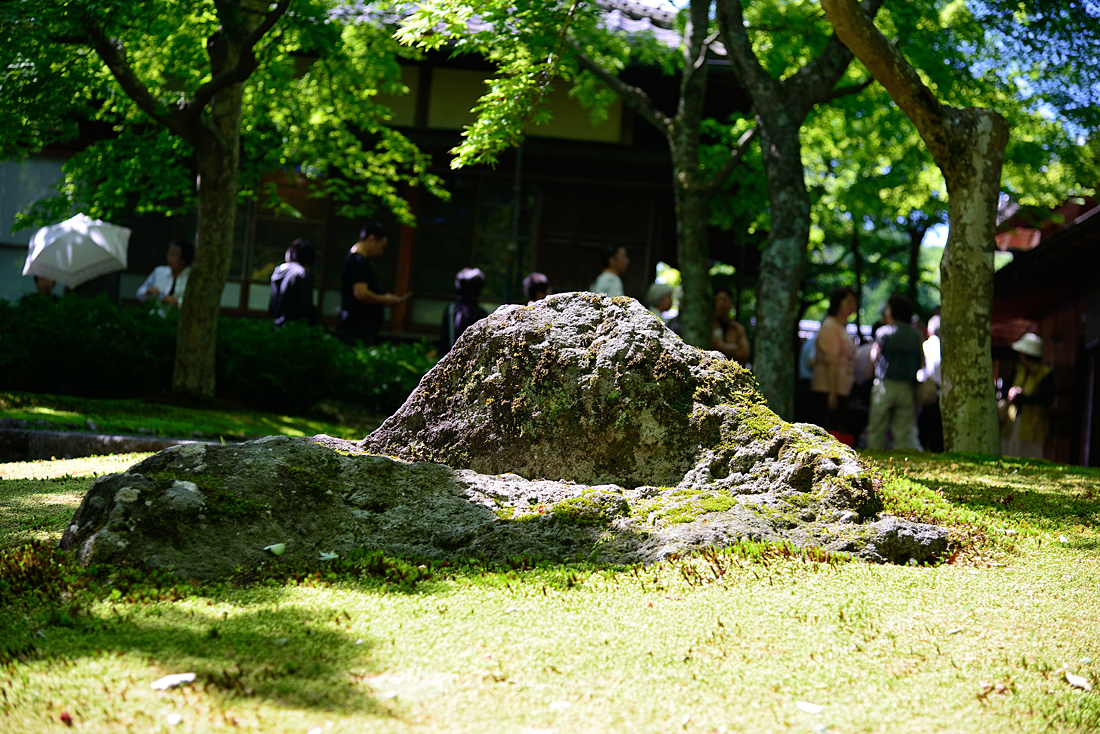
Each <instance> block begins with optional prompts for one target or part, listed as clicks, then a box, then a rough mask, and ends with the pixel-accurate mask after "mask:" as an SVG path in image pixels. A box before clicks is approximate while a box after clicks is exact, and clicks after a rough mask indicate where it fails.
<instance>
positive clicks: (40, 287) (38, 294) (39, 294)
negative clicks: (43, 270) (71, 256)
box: [23, 275, 57, 303]
mask: <svg viewBox="0 0 1100 734" xmlns="http://www.w3.org/2000/svg"><path fill="white" fill-rule="evenodd" d="M56 287H57V281H56V280H52V279H50V278H47V277H46V276H44V275H36V276H34V293H28V294H26V295H25V296H23V298H24V299H27V298H41V299H44V300H48V301H50V302H51V303H57V295H56V294H55V293H54V292H53V291H54V288H56Z"/></svg>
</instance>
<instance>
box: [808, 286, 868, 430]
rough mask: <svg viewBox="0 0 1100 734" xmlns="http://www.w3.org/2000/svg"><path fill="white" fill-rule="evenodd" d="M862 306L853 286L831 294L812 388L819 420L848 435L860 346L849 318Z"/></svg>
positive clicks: (816, 346) (819, 337) (816, 348)
mask: <svg viewBox="0 0 1100 734" xmlns="http://www.w3.org/2000/svg"><path fill="white" fill-rule="evenodd" d="M858 308H859V297H858V296H857V295H856V292H855V291H854V290H853V289H852V288H849V287H843V288H836V289H834V290H833V292H832V293H830V294H829V310H828V311H827V312H826V315H825V318H824V319H823V320H822V322H821V328H820V329H818V332H817V341H816V342H815V344H814V352H815V356H814V374H813V377H812V378H810V391H811V392H812V393H813V398H814V404H815V411H814V412H815V414H816V415H815V421H816V422H817V424H818V425H819V426H821V427H822V428H824V429H825V430H827V431H829V432H831V433H834V434H845V435H848V438H849V441H850V443H854V440H852V439H851V436H850V431H849V426H848V397H849V395H851V392H852V385H853V384H854V383H855V375H856V348H855V347H854V346H853V345H852V340H851V339H849V338H848V319H850V318H851V317H852V315H853V314H854V313H855V312H856V309H858Z"/></svg>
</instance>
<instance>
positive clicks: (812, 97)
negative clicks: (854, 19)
mask: <svg viewBox="0 0 1100 734" xmlns="http://www.w3.org/2000/svg"><path fill="white" fill-rule="evenodd" d="M882 3H883V0H863V2H862V3H860V9H861V10H862V11H863V12H865V13H867V17H868V18H874V17H875V15H876V14H877V13H878V11H879V8H881V7H882ZM853 55H854V54H853V53H852V51H850V50H849V49H848V47H847V46H846V45H845V44H844V41H843V39H842V38H840V37H839V35H838V34H837V33H835V32H834V33H833V34H832V35H831V36H829V41H828V43H826V44H825V48H824V49H822V51H821V53H820V54H818V56H817V58H815V59H814V60H813V61H811V62H810V63H808V64H806V65H805V66H803V67H802V68H801V69H799V70H798V71H797V72H795V73H794V74H792V75H791V76H790V78H788V79H786V80H785V81H784V83H783V84H784V86H785V87H787V88H788V89H789V90H790V92H791V99H795V100H800V101H802V102H803V103H804V104H805V105H806V109H807V110H809V109H810V108H811V107H813V106H814V105H815V104H820V103H822V102H826V101H828V100H831V99H834V97H833V96H832V90H833V88H834V87H835V86H836V83H837V82H838V81H840V78H841V77H842V76H844V72H845V70H846V69H847V68H848V64H850V63H851V62H852V57H853Z"/></svg>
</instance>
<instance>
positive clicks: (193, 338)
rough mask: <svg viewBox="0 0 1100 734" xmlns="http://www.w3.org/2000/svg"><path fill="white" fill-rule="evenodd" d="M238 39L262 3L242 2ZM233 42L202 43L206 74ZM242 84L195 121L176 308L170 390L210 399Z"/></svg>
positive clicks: (224, 63)
mask: <svg viewBox="0 0 1100 734" xmlns="http://www.w3.org/2000/svg"><path fill="white" fill-rule="evenodd" d="M242 6H244V9H245V10H251V11H257V12H250V13H247V14H243V17H244V18H245V20H244V23H243V25H241V26H240V27H239V33H238V34H239V35H242V36H243V35H247V34H248V33H250V32H251V31H252V30H253V29H255V28H256V27H257V26H258V25H259V22H260V19H261V18H262V17H263V15H262V11H263V9H264V4H263V3H259V2H256V0H245V1H244V2H243V3H242ZM239 42H240V39H239V38H230V37H229V36H228V34H226V33H224V32H220V33H218V34H216V35H215V36H213V37H212V38H211V39H210V41H209V42H208V46H207V51H208V53H209V56H210V61H211V71H212V72H213V73H214V74H215V75H216V74H218V73H219V72H220V71H222V70H223V69H226V68H231V67H232V66H234V65H235V64H236V63H237V61H238V59H239V57H240V53H241V49H240V46H239ZM243 98H244V85H243V84H241V83H237V84H232V85H230V86H228V87H226V88H224V89H222V90H221V91H219V92H218V93H217V94H216V95H215V96H214V98H213V100H211V103H210V107H211V111H210V114H209V115H208V116H205V117H203V118H201V119H200V120H199V122H198V123H197V125H198V127H199V130H198V132H197V134H196V135H195V158H196V162H197V164H198V177H197V187H198V199H199V206H198V231H197V233H196V240H197V241H196V243H195V261H194V263H192V265H191V274H190V276H189V277H188V279H187V291H186V292H185V293H184V298H183V305H182V307H181V309H180V326H179V335H178V337H177V339H176V362H175V369H174V371H173V373H172V392H175V393H184V394H190V395H195V396H198V397H204V398H210V397H213V396H214V377H215V367H216V360H217V343H218V312H219V306H220V304H221V297H222V291H223V290H224V289H225V283H226V281H227V280H228V278H229V260H230V256H231V254H232V252H233V230H234V227H233V223H234V219H235V218H236V214H237V185H238V174H239V170H240V136H241V107H242V102H243Z"/></svg>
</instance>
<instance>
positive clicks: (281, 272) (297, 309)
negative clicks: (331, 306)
mask: <svg viewBox="0 0 1100 734" xmlns="http://www.w3.org/2000/svg"><path fill="white" fill-rule="evenodd" d="M316 259H317V251H316V250H314V249H313V244H312V243H310V241H309V240H302V239H298V240H294V241H293V242H291V243H290V247H288V248H287V250H286V262H284V263H283V264H282V265H280V266H279V267H277V268H275V272H274V273H272V274H271V303H270V305H269V306H268V311H269V312H270V313H271V318H272V320H273V321H274V322H275V326H276V328H278V327H280V326H282V325H284V324H286V323H287V322H289V321H295V320H296V319H308V320H309V325H310V326H313V325H315V324H316V323H317V307H316V306H314V305H313V283H314V277H313V271H312V267H313V262H314V260H316Z"/></svg>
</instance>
